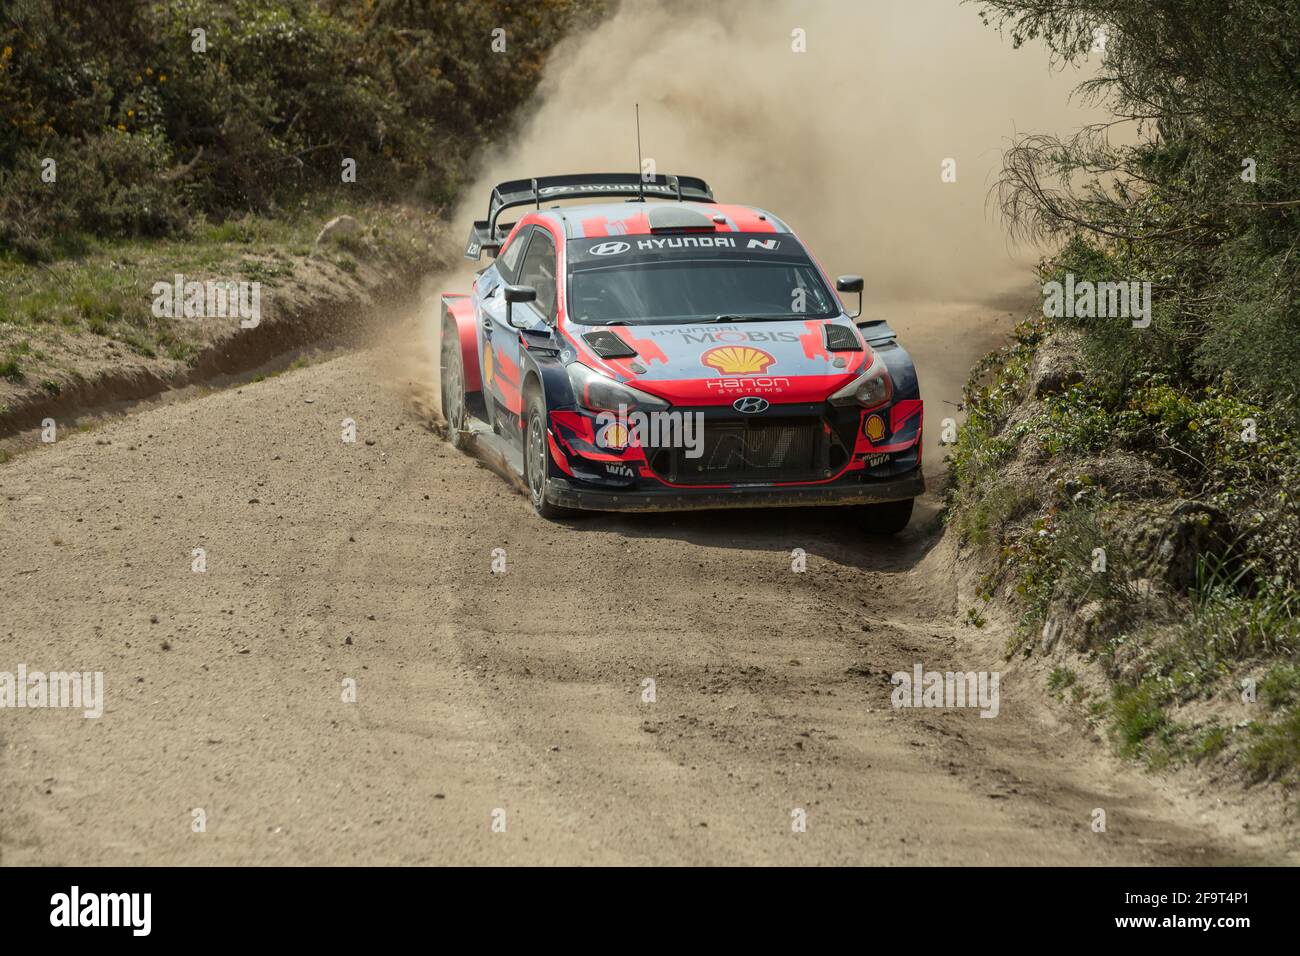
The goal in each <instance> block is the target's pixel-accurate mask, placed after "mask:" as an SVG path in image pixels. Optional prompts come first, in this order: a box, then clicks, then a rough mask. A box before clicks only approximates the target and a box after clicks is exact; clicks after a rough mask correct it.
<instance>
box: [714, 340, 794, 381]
mask: <svg viewBox="0 0 1300 956" xmlns="http://www.w3.org/2000/svg"><path fill="white" fill-rule="evenodd" d="M700 362H701V363H703V364H704V365H707V366H708V367H709V368H711V369H716V370H717V371H719V372H721V373H722V374H723V375H759V374H761V373H763V372H766V371H767V370H768V368H769V367H770V366H772V365H774V364H775V363H776V359H774V358H772V356H770V355H768V354H767V353H766V352H764V351H763V350H762V349H756V348H752V347H750V346H748V345H723V346H720V347H719V348H716V349H709V350H708V351H707V352H705V353H704V354H703V355H701V356H700Z"/></svg>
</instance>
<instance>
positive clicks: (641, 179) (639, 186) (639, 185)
mask: <svg viewBox="0 0 1300 956" xmlns="http://www.w3.org/2000/svg"><path fill="white" fill-rule="evenodd" d="M636 191H637V194H638V195H639V196H640V197H641V201H642V202H645V176H644V175H642V173H641V104H640V103H637V104H636Z"/></svg>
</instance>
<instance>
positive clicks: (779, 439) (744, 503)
mask: <svg viewBox="0 0 1300 956" xmlns="http://www.w3.org/2000/svg"><path fill="white" fill-rule="evenodd" d="M611 197H613V198H616V199H617V200H618V201H614V202H610V201H609V199H610V198H611ZM597 198H600V199H604V200H605V201H604V202H587V203H580V204H572V203H568V204H565V205H563V206H561V205H559V204H558V203H559V201H561V200H565V201H567V200H578V199H582V200H589V199H597ZM544 203H547V204H548V207H547V208H543V204H544ZM523 206H531V207H533V208H532V209H530V210H529V211H528V212H527V213H526V214H525V215H523V216H522V217H520V218H519V219H518V221H517V222H514V223H512V224H508V225H507V224H503V223H501V222H500V221H499V220H500V217H501V214H502V213H503V212H505V211H506V210H509V209H514V208H518V207H523ZM485 252H486V253H488V254H489V255H490V256H492V257H493V259H494V261H493V262H492V263H491V264H490V265H488V266H487V267H486V268H484V269H482V270H481V271H479V272H478V273H477V275H476V277H475V279H474V283H473V287H472V289H471V291H470V292H469V293H468V294H444V295H443V296H442V309H441V316H440V321H441V322H442V329H441V343H442V345H441V366H442V387H441V388H442V408H443V414H444V416H445V418H446V419H447V427H448V432H449V435H450V438H451V441H452V442H453V443H454V444H455V445H456V446H457V447H466V446H467V445H469V444H470V443H471V442H474V443H478V444H480V445H481V446H483V447H485V448H487V449H488V450H490V451H492V452H493V453H495V455H496V457H497V458H498V459H499V460H501V461H504V462H505V463H506V466H507V467H509V468H511V469H513V470H514V471H515V472H517V473H518V474H519V476H520V477H522V478H523V479H524V482H525V484H526V485H527V487H528V490H529V494H530V496H531V498H532V504H533V507H534V508H535V509H536V510H537V512H538V513H539V514H540V515H542V516H543V517H545V518H555V517H560V516H563V515H565V514H567V513H570V512H572V511H581V510H595V511H660V510H687V509H706V508H736V507H742V508H751V507H788V506H794V505H821V506H832V505H834V506H853V507H854V513H855V515H857V516H860V517H861V519H862V521H863V526H864V527H865V529H866V530H869V531H877V532H881V533H894V532H897V531H899V530H901V529H902V528H903V527H905V526H906V524H907V522H908V520H909V519H910V517H911V513H912V501H913V499H914V498H915V497H916V496H917V495H919V494H921V492H922V491H923V490H924V482H923V480H922V477H921V421H922V407H921V396H920V392H919V390H918V386H917V379H916V370H915V368H914V367H913V365H912V361H911V359H910V358H909V357H908V355H907V353H906V352H905V351H904V350H903V349H902V348H901V347H900V346H899V345H898V343H897V342H896V341H895V334H894V332H893V331H892V330H891V329H890V328H889V326H888V325H887V324H886V323H885V322H884V321H881V320H875V321H866V320H864V319H862V318H861V317H860V314H861V311H862V309H861V303H862V295H861V293H862V286H863V280H862V278H861V277H859V276H840V277H839V278H838V279H837V280H836V282H835V283H834V286H833V288H834V290H837V291H838V292H847V293H857V294H858V302H857V305H858V308H857V311H856V312H854V313H850V312H848V311H847V310H846V309H845V307H844V305H843V303H842V302H841V301H840V298H839V296H838V295H837V294H836V291H832V285H831V283H830V281H829V279H828V277H827V276H826V274H825V273H824V272H823V270H822V269H821V267H820V266H819V265H818V264H817V262H816V260H815V259H813V258H812V256H811V255H809V253H808V252H807V250H806V249H805V248H804V247H803V245H802V244H801V243H800V242H799V240H798V239H797V238H796V237H795V235H794V233H793V232H792V231H791V230H790V228H789V226H787V225H786V224H785V223H784V222H782V221H781V220H780V219H778V218H777V217H776V216H774V215H773V214H772V213H770V212H766V211H765V210H762V209H757V208H754V207H752V206H740V205H730V204H724V203H717V202H715V201H714V198H713V192H712V190H711V189H710V188H709V186H708V184H707V183H705V182H704V180H702V179H698V178H696V177H691V176H664V175H658V176H655V177H653V178H649V177H643V176H641V175H638V174H636V173H630V174H622V173H595V174H585V175H567V176H548V177H539V178H536V179H521V180H515V181H511V182H505V183H501V184H500V185H498V186H497V187H496V188H495V189H494V190H493V191H492V196H491V199H490V201H489V204H488V216H487V219H486V220H483V221H479V222H475V223H474V224H473V227H472V228H471V230H470V236H469V241H468V244H467V246H466V250H465V255H466V257H467V258H469V259H473V260H476V261H477V260H479V259H480V258H481V256H482V255H483V253H485ZM855 320H856V321H855Z"/></svg>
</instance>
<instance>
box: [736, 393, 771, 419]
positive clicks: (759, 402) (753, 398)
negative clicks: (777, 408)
mask: <svg viewBox="0 0 1300 956" xmlns="http://www.w3.org/2000/svg"><path fill="white" fill-rule="evenodd" d="M731 407H732V408H734V409H735V410H736V411H738V412H741V413H743V414H745V415H757V414H758V413H759V412H765V411H767V407H768V401H767V399H766V398H759V397H758V396H757V395H746V396H745V397H744V398H738V399H736V400H735V401H734V402H732V403H731Z"/></svg>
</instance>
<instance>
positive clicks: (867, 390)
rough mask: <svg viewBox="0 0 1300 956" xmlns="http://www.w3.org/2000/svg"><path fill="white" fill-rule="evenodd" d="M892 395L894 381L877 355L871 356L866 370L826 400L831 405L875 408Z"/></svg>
mask: <svg viewBox="0 0 1300 956" xmlns="http://www.w3.org/2000/svg"><path fill="white" fill-rule="evenodd" d="M893 397H894V383H893V382H892V381H891V380H890V378H889V370H888V369H887V368H885V363H884V362H882V361H881V360H880V356H879V355H873V356H872V357H871V365H870V366H868V368H867V370H866V371H865V372H863V373H862V374H861V375H859V376H858V377H857V378H855V379H854V380H853V381H851V382H849V384H847V385H845V386H844V387H843V388H842V389H840V390H839V391H838V392H836V393H835V394H834V395H832V396H831V397H830V398H829V399H827V401H829V402H830V403H831V404H832V405H855V404H856V405H860V406H862V407H863V408H876V407H877V406H879V405H883V404H885V403H886V402H887V401H889V400H890V399H891V398H893Z"/></svg>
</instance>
